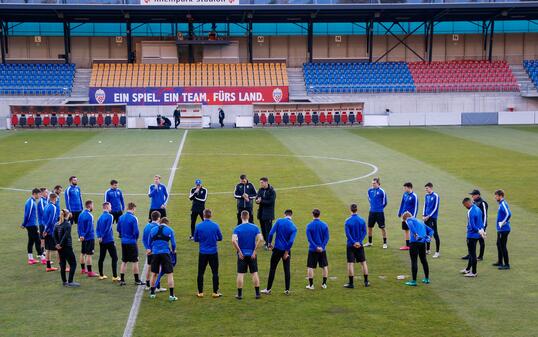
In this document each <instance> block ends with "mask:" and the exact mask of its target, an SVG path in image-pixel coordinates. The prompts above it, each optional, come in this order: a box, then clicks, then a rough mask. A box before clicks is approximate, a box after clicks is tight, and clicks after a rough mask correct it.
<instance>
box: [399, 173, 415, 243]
mask: <svg viewBox="0 0 538 337" xmlns="http://www.w3.org/2000/svg"><path fill="white" fill-rule="evenodd" d="M403 189H404V193H403V195H402V202H401V203H400V209H399V210H398V218H401V217H402V215H403V214H404V213H405V212H409V213H411V216H412V217H414V218H416V216H417V213H418V197H417V195H416V193H415V192H413V184H412V183H410V182H406V183H405V184H403ZM402 230H403V231H404V233H405V246H402V247H400V250H409V228H408V227H407V223H406V222H405V221H402Z"/></svg>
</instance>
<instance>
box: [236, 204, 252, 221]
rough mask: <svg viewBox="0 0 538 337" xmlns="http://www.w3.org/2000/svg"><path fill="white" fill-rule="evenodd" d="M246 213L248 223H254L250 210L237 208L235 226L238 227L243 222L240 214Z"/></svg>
mask: <svg viewBox="0 0 538 337" xmlns="http://www.w3.org/2000/svg"><path fill="white" fill-rule="evenodd" d="M243 211H248V222H250V223H254V213H252V207H251V208H245V207H237V225H240V224H241V223H242V222H243V221H242V220H241V212H243Z"/></svg>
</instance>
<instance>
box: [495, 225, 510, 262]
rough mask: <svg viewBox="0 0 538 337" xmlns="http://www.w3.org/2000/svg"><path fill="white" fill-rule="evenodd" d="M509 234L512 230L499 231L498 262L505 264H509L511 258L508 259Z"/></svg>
mask: <svg viewBox="0 0 538 337" xmlns="http://www.w3.org/2000/svg"><path fill="white" fill-rule="evenodd" d="M508 234H510V232H497V255H498V258H499V259H498V260H497V262H498V263H500V264H504V265H509V264H510V260H509V259H508V248H507V247H506V244H507V243H508Z"/></svg>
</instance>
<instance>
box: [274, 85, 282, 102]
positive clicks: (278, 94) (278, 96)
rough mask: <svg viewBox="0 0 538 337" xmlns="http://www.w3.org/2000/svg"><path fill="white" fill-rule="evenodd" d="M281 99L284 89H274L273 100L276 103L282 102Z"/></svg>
mask: <svg viewBox="0 0 538 337" xmlns="http://www.w3.org/2000/svg"><path fill="white" fill-rule="evenodd" d="M281 100H282V89H280V88H275V89H274V90H273V101H275V102H276V103H280V101H281Z"/></svg>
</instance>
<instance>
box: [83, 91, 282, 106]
mask: <svg viewBox="0 0 538 337" xmlns="http://www.w3.org/2000/svg"><path fill="white" fill-rule="evenodd" d="M288 99H289V92H288V87H249V88H247V87H210V88H206V87H187V88H175V87H174V88H123V87H122V88H116V87H115V88H90V103H92V104H118V103H119V104H127V105H175V104H178V103H201V104H207V105H242V104H252V103H280V102H288Z"/></svg>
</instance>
